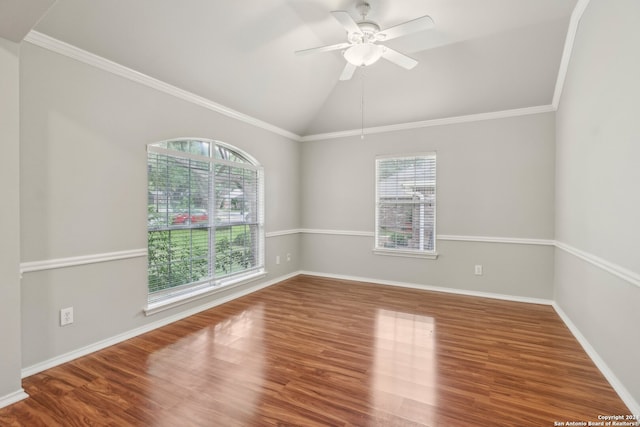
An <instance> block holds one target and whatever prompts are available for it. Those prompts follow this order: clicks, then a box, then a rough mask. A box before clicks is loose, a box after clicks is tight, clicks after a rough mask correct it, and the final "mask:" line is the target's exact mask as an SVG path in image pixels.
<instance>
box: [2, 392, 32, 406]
mask: <svg viewBox="0 0 640 427" xmlns="http://www.w3.org/2000/svg"><path fill="white" fill-rule="evenodd" d="M27 397H29V395H28V394H27V393H25V392H24V390H23V389H20V390H18V391H14V392H13V393H9V394H7V395H6V396H1V397H0V408H4V407H5V406H9V405H12V404H14V403H16V402H19V401H21V400H22V399H26V398H27Z"/></svg>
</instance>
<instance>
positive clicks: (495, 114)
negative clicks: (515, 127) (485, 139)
mask: <svg viewBox="0 0 640 427" xmlns="http://www.w3.org/2000/svg"><path fill="white" fill-rule="evenodd" d="M555 110H556V109H555V108H554V107H553V105H539V106H537V107H526V108H516V109H512V110H502V111H492V112H490V113H479V114H469V115H466V116H456V117H445V118H442V119H433V120H423V121H419V122H409V123H400V124H396V125H388V126H376V127H369V128H364V129H352V130H345V131H338V132H329V133H318V134H315V135H306V136H303V137H301V138H300V141H301V142H309V141H321V140H327V139H336V138H347V137H352V136H361V135H362V134H364V135H373V134H377V133H385V132H397V131H402V130H411V129H420V128H426V127H432V126H445V125H454V124H459V123H469V122H479V121H483V120H495V119H504V118H509V117H518V116H528V115H531V114H541V113H551V112H554V111H555Z"/></svg>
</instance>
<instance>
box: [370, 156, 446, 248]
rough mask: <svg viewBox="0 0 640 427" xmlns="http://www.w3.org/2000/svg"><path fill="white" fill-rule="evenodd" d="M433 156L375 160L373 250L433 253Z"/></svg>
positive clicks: (434, 200)
mask: <svg viewBox="0 0 640 427" xmlns="http://www.w3.org/2000/svg"><path fill="white" fill-rule="evenodd" d="M435 226H436V155H435V153H427V154H416V155H407V156H394V157H379V158H377V159H376V231H375V248H376V249H377V250H384V251H391V252H393V251H396V252H415V253H435V250H436V248H435V235H436V232H435Z"/></svg>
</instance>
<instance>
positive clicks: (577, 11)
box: [551, 0, 589, 110]
mask: <svg viewBox="0 0 640 427" xmlns="http://www.w3.org/2000/svg"><path fill="white" fill-rule="evenodd" d="M588 5H589V0H578V2H577V3H576V6H575V7H574V8H573V12H572V13H571V20H570V21H569V28H568V29H567V38H566V39H565V41H564V50H563V51H562V58H561V59H560V68H559V69H558V77H557V79H556V87H555V90H554V92H553V100H552V101H551V105H552V106H553V108H554V110H557V109H558V107H559V106H560V97H561V96H562V89H563V88H564V82H565V80H566V78H567V71H568V70H569V62H571V53H572V51H573V45H574V44H575V41H576V34H577V33H578V25H579V24H580V19H582V15H583V14H584V11H585V10H586V9H587V6H588Z"/></svg>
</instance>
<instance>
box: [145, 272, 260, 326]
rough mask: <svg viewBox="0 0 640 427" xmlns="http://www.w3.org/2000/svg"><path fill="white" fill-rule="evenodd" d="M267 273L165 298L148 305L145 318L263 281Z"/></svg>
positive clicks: (258, 273)
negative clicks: (259, 280)
mask: <svg viewBox="0 0 640 427" xmlns="http://www.w3.org/2000/svg"><path fill="white" fill-rule="evenodd" d="M266 275H267V273H266V272H265V271H264V270H260V271H257V272H254V273H251V274H247V275H244V276H241V277H239V278H236V279H235V280H233V281H230V282H229V283H228V284H225V285H224V286H218V287H212V286H206V287H203V288H200V289H197V290H192V291H191V292H189V291H186V292H184V293H183V294H179V295H175V296H172V297H169V298H163V299H161V300H159V301H154V302H152V303H148V304H147V307H146V308H144V309H143V311H144V315H145V316H151V315H153V314H157V313H161V312H163V311H166V310H170V309H172V308H175V307H179V306H181V305H184V304H188V303H190V302H193V301H197V300H199V299H202V298H206V297H208V296H211V295H215V294H217V293H220V292H224V291H225V290H229V289H233V288H235V287H237V286H242V285H246V284H247V283H250V282H253V281H256V280H258V279H262V278H263V277H265V276H266Z"/></svg>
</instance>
